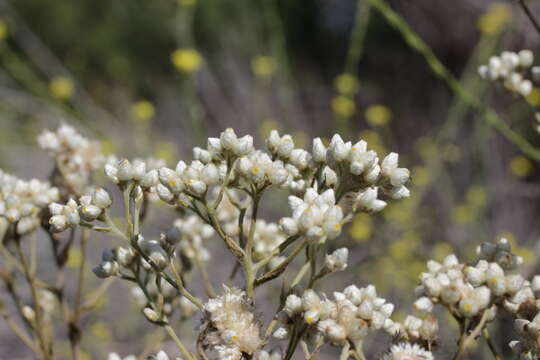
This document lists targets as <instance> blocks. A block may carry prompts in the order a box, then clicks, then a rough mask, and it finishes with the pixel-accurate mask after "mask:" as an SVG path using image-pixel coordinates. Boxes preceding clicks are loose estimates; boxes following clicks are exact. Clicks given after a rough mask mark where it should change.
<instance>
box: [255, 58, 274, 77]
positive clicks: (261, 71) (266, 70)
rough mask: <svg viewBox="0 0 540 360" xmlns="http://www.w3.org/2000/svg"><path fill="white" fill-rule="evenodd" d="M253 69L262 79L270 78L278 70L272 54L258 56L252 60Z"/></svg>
mask: <svg viewBox="0 0 540 360" xmlns="http://www.w3.org/2000/svg"><path fill="white" fill-rule="evenodd" d="M251 71H253V74H254V75H255V76H256V77H258V78H262V79H269V78H270V77H271V76H272V75H273V74H274V72H275V71H276V62H275V60H274V58H273V57H271V56H256V57H255V58H253V60H251Z"/></svg>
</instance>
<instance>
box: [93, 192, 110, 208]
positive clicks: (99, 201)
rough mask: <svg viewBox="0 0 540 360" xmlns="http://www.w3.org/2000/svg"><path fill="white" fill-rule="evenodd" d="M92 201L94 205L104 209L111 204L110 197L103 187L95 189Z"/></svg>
mask: <svg viewBox="0 0 540 360" xmlns="http://www.w3.org/2000/svg"><path fill="white" fill-rule="evenodd" d="M92 201H93V203H94V205H96V206H98V207H100V208H102V209H105V208H108V207H109V206H111V204H112V199H111V196H110V195H109V193H108V192H107V190H105V189H103V188H97V189H96V191H94V194H93V196H92Z"/></svg>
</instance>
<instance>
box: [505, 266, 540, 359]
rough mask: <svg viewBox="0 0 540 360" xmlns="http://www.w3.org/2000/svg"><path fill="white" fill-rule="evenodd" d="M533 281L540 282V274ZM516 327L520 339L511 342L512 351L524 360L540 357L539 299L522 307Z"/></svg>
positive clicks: (515, 323)
mask: <svg viewBox="0 0 540 360" xmlns="http://www.w3.org/2000/svg"><path fill="white" fill-rule="evenodd" d="M533 283H536V284H539V283H540V276H538V275H537V276H535V279H534V280H533ZM539 285H540V284H539ZM537 288H540V286H537ZM514 328H515V330H516V332H517V334H518V339H519V340H514V341H511V342H510V344H509V345H510V348H511V349H512V351H513V352H514V353H515V354H516V355H518V356H519V359H522V360H534V359H538V358H539V357H540V303H539V300H538V299H536V300H535V301H531V302H529V303H527V304H523V305H522V306H521V307H520V309H519V311H518V312H517V318H516V319H515V320H514Z"/></svg>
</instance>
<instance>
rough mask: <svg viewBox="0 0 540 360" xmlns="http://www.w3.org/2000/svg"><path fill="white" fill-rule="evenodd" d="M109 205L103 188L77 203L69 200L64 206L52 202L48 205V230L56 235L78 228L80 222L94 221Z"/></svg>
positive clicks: (81, 198) (106, 193) (109, 201)
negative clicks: (71, 228)
mask: <svg viewBox="0 0 540 360" xmlns="http://www.w3.org/2000/svg"><path fill="white" fill-rule="evenodd" d="M111 204H112V199H111V196H110V195H109V193H108V192H107V190H105V189H103V188H97V189H95V190H94V192H93V194H92V195H83V196H81V197H80V198H79V202H78V203H77V201H75V200H73V199H69V201H68V202H67V203H66V205H62V204H58V203H55V202H53V203H51V204H50V205H49V212H50V213H51V218H50V219H49V225H50V230H51V232H54V233H57V232H62V231H64V230H66V229H67V228H70V227H75V226H78V225H80V224H81V221H84V222H92V221H95V220H96V219H98V218H99V216H100V215H101V214H102V213H103V211H104V210H105V209H107V208H108V207H110V206H111Z"/></svg>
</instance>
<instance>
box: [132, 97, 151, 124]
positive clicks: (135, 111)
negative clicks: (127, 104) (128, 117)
mask: <svg viewBox="0 0 540 360" xmlns="http://www.w3.org/2000/svg"><path fill="white" fill-rule="evenodd" d="M155 113H156V110H155V108H154V105H152V103H151V102H150V101H146V100H143V101H139V102H137V103H135V104H134V105H133V106H132V107H131V114H132V115H133V117H134V118H135V119H136V120H141V121H148V120H150V119H152V118H153V117H154V115H155Z"/></svg>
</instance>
